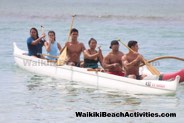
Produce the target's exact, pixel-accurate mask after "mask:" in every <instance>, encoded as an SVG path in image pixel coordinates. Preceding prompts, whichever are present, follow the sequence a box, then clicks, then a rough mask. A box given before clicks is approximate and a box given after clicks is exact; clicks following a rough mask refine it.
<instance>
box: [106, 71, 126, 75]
mask: <svg viewBox="0 0 184 123" xmlns="http://www.w3.org/2000/svg"><path fill="white" fill-rule="evenodd" d="M108 73H109V74H113V75H117V76H125V73H123V72H110V71H109V72H108Z"/></svg>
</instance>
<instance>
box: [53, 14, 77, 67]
mask: <svg viewBox="0 0 184 123" xmlns="http://www.w3.org/2000/svg"><path fill="white" fill-rule="evenodd" d="M75 16H76V15H73V16H72V23H71V25H70V29H69V33H68V39H67V41H69V40H70V32H71V30H72V26H73V22H74V17H75ZM66 60H67V47H66V46H65V47H64V48H63V50H62V52H61V54H60V55H59V58H58V60H57V63H56V64H57V65H64V64H65V62H66Z"/></svg>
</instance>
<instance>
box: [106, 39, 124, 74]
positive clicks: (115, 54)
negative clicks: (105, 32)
mask: <svg viewBox="0 0 184 123" xmlns="http://www.w3.org/2000/svg"><path fill="white" fill-rule="evenodd" d="M110 48H111V49H112V50H111V51H110V52H109V53H108V54H107V56H106V57H105V58H104V60H103V67H104V69H108V70H109V72H108V73H110V74H114V75H118V76H124V73H123V71H122V61H121V58H122V56H123V55H124V54H123V53H122V52H120V51H119V42H118V41H116V40H113V41H112V42H111V46H110Z"/></svg>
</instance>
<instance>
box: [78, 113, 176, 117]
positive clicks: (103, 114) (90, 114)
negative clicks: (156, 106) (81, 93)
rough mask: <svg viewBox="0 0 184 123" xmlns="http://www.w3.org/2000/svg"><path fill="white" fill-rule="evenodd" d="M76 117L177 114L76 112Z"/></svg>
mask: <svg viewBox="0 0 184 123" xmlns="http://www.w3.org/2000/svg"><path fill="white" fill-rule="evenodd" d="M75 115H76V117H176V113H151V112H133V113H130V112H113V113H108V112H75Z"/></svg>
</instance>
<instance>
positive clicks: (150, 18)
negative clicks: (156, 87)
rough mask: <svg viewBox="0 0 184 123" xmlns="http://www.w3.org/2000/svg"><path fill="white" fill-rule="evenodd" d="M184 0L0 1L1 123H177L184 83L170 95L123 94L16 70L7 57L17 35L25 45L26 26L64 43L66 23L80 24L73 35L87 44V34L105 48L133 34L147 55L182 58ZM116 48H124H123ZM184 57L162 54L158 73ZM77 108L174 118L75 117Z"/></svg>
mask: <svg viewBox="0 0 184 123" xmlns="http://www.w3.org/2000/svg"><path fill="white" fill-rule="evenodd" d="M183 4H184V2H183V1H182V0H175V1H167V0H160V1H153V0H129V1H124V0H116V1H113V0H106V1H105V0H101V1H98V0H94V1H86V0H78V1H71V0H62V1H59V0H53V1H52V2H51V1H44V0H40V1H36V0H32V1H26V0H16V2H15V1H14V0H8V1H7V0H1V1H0V17H1V18H0V56H1V57H0V58H1V60H0V75H1V80H0V104H1V105H0V122H2V123H47V122H48V123H63V122H65V123H70V122H71V123H72V122H91V123H92V122H99V121H100V122H102V123H106V122H111V123H114V122H129V123H133V122H182V121H183V115H184V110H183V109H184V96H183V93H184V86H183V85H182V84H181V85H180V86H179V88H178V90H177V93H176V95H174V96H147V95H127V94H123V93H122V92H116V91H112V90H98V89H96V88H94V87H92V86H88V85H84V84H80V83H76V82H69V81H66V80H57V79H53V78H50V77H46V76H40V75H35V74H32V73H30V72H27V71H24V70H22V69H20V68H18V67H17V66H16V65H15V64H14V59H13V56H12V52H13V49H12V43H13V42H14V41H15V42H16V43H17V44H18V46H19V47H20V48H21V49H24V50H26V49H27V46H26V43H25V40H26V38H27V37H28V36H29V29H30V28H31V27H36V28H38V30H39V32H41V29H40V26H41V25H43V26H44V27H45V30H46V31H48V30H54V31H55V32H56V35H57V40H58V41H59V42H60V43H61V45H62V46H63V44H64V42H65V41H66V39H67V33H68V30H69V26H70V23H71V15H72V14H77V16H76V17H75V21H74V27H76V28H78V29H79V33H80V36H79V40H80V41H81V42H83V43H84V44H85V46H86V47H88V46H87V42H88V40H89V39H90V38H91V37H94V38H96V39H97V41H98V44H99V45H101V46H102V49H103V54H104V55H105V54H107V52H108V51H109V50H110V49H109V44H110V41H111V40H113V39H116V38H121V39H122V41H124V42H125V43H127V42H128V41H129V40H132V39H133V40H137V41H138V42H139V45H140V52H141V53H142V54H143V55H144V56H145V58H146V59H152V58H155V57H158V56H163V55H172V56H178V57H182V58H183V57H184V53H183V51H184V50H183V46H184V41H183V40H184V15H183V13H184V8H183ZM120 49H121V51H123V52H125V53H126V52H127V49H126V48H124V47H123V46H122V47H121V48H120ZM183 66H184V63H183V62H181V61H176V60H162V61H159V65H157V66H156V67H157V68H158V69H159V70H160V71H162V72H173V71H176V70H179V69H181V68H183ZM76 111H83V112H87V111H99V112H100V111H106V112H119V111H122V112H126V111H129V112H134V111H135V112H138V111H139V112H158V113H161V112H165V113H177V118H76V117H75V112H76Z"/></svg>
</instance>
